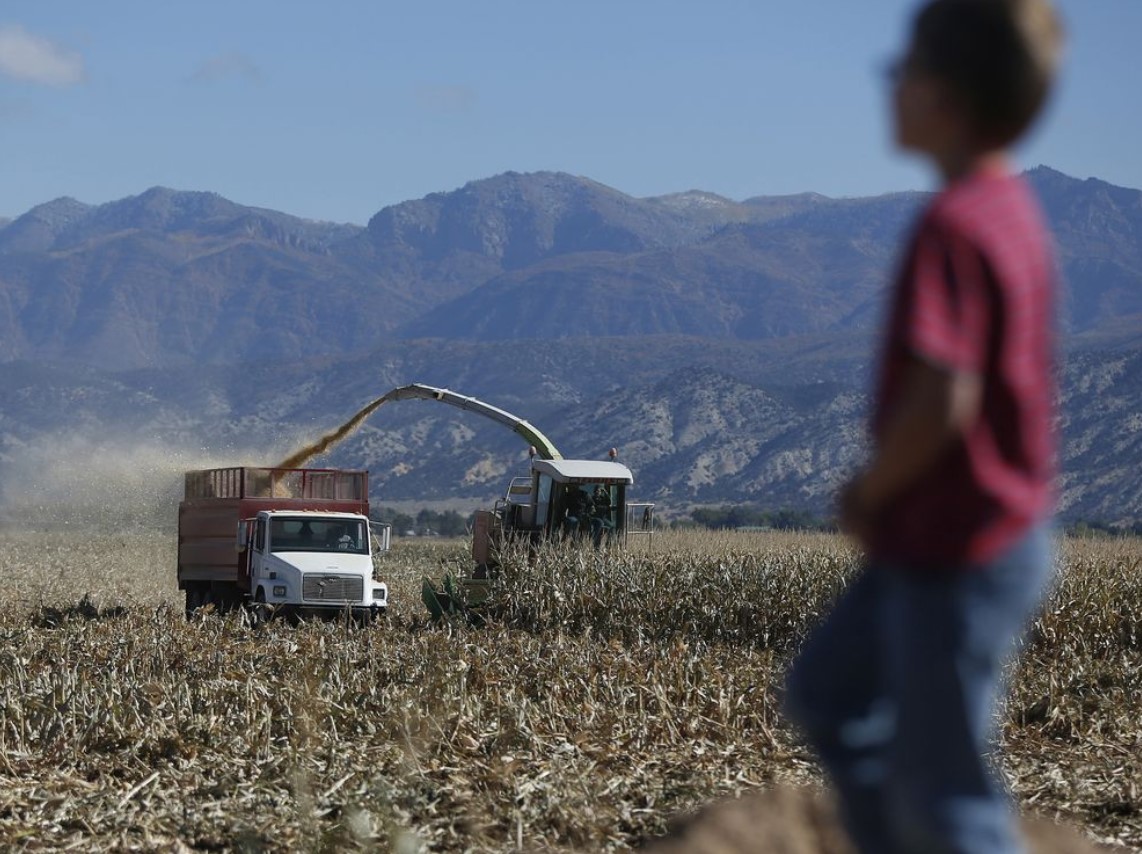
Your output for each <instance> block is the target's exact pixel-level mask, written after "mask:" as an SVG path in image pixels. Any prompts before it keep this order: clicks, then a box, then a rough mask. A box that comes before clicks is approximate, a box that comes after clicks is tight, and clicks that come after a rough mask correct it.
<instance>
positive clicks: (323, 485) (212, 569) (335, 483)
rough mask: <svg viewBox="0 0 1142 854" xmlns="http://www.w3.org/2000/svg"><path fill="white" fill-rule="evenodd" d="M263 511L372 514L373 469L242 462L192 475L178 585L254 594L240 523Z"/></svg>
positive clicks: (183, 512) (182, 507) (181, 514)
mask: <svg viewBox="0 0 1142 854" xmlns="http://www.w3.org/2000/svg"><path fill="white" fill-rule="evenodd" d="M262 510H292V511H305V510H312V511H317V512H322V513H330V512H337V513H360V514H361V515H362V516H368V515H369V473H368V472H366V471H345V470H340V469H274V468H254V467H250V466H236V467H233V468H222V469H207V470H204V471H191V472H187V473H186V483H185V492H184V496H183V500H182V502H181V503H180V504H179V506H178V587H179V589H180V590H185V589H187V588H188V585H191V584H198V585H202V584H210V586H211V587H213V588H215V589H216V590H221V589H224V588H227V587H230V586H231V585H233V589H234V592H235V593H238V594H241V593H249V592H250V579H249V575H248V574H247V571H246V566H247V560H246V554H245V553H243V552H239V551H238V549H237V543H238V523H239V522H240V521H241V520H243V519H249V518H252V517H253V516H256V515H257V514H258V513H259V512H260V511H262Z"/></svg>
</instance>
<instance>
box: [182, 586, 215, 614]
mask: <svg viewBox="0 0 1142 854" xmlns="http://www.w3.org/2000/svg"><path fill="white" fill-rule="evenodd" d="M209 596H210V585H208V584H200V583H198V582H193V581H192V582H190V583H188V584H187V585H186V618H187V619H188V620H189V619H191V618H192V617H193V616H194V615H195V614H197V613H198V611H199V609H200V608H202V607H203V606H204V605H206V604H207V601H208V600H209Z"/></svg>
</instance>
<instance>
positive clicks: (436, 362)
mask: <svg viewBox="0 0 1142 854" xmlns="http://www.w3.org/2000/svg"><path fill="white" fill-rule="evenodd" d="M1028 179H1029V181H1030V183H1031V184H1032V186H1033V187H1034V189H1035V190H1036V192H1037V193H1038V195H1039V197H1040V198H1041V200H1042V203H1043V205H1044V208H1045V210H1046V212H1047V215H1048V218H1049V220H1050V222H1051V225H1052V227H1053V229H1054V231H1055V234H1056V237H1057V240H1058V244H1059V259H1060V265H1061V267H1062V270H1063V273H1064V277H1065V281H1066V290H1065V293H1064V297H1063V300H1062V305H1061V307H1060V324H1061V328H1062V330H1063V333H1064V334H1063V341H1064V351H1065V354H1066V358H1065V360H1064V363H1063V368H1062V389H1063V401H1064V407H1063V421H1062V425H1061V426H1062V429H1063V435H1064V439H1065V441H1064V459H1063V478H1062V484H1061V486H1062V492H1061V495H1062V508H1063V515H1064V517H1065V518H1068V517H1069V518H1076V519H1077V518H1085V519H1099V520H1104V521H1109V522H1118V523H1136V522H1137V521H1138V520H1140V519H1142V490H1140V489H1139V488H1137V487H1136V486H1135V485H1134V478H1133V472H1134V471H1137V469H1138V466H1139V464H1140V463H1142V444H1140V443H1139V441H1138V439H1139V435H1140V433H1142V425H1140V423H1139V418H1142V416H1140V415H1139V413H1140V412H1142V387H1140V380H1138V379H1136V377H1138V376H1139V368H1140V367H1142V366H1140V365H1139V361H1140V359H1142V192H1139V191H1138V190H1132V189H1126V188H1121V187H1115V186H1113V185H1110V184H1107V183H1105V182H1103V181H1099V180H1096V179H1087V180H1077V179H1074V178H1071V177H1069V176H1066V175H1063V174H1061V173H1059V172H1056V171H1054V170H1051V169H1048V168H1045V167H1039V168H1037V169H1034V170H1031V171H1030V172H1029V173H1028ZM925 200H926V196H925V194H922V193H900V194H891V195H885V196H879V197H872V198H857V199H831V198H827V197H824V196H820V195H816V194H802V195H797V196H786V197H763V198H754V199H747V200H745V201H741V202H738V201H733V200H730V199H726V198H722V197H720V196H716V195H713V194H711V193H706V192H702V191H691V192H686V193H678V194H674V195H669V196H661V197H654V198H643V199H639V198H634V197H631V196H628V195H626V194H623V193H621V192H619V191H618V190H615V189H612V188H609V187H606V186H604V185H601V184H598V183H596V182H594V181H591V180H589V179H586V178H580V177H574V176H570V175H565V174H560V173H536V174H526V175H521V174H516V173H507V174H504V175H499V176H496V177H493V178H489V179H485V180H480V181H474V182H471V183H469V184H467V185H465V186H464V187H462V188H460V189H458V190H455V191H453V192H448V193H436V194H432V195H429V196H427V197H425V198H423V199H419V200H414V201H409V202H404V203H401V204H397V205H393V206H390V207H387V208H384V209H383V210H381V211H379V212H378V213H377V214H376V215H375V216H374V217H373V218H372V219H371V220H370V221H369V223H368V224H367V226H365V227H360V226H355V225H346V224H334V223H325V222H314V221H311V220H306V219H301V218H298V217H293V216H289V215H286V214H284V213H279V212H275V211H270V210H264V209H259V208H251V207H246V206H242V205H239V204H235V203H233V202H231V201H228V200H226V199H224V198H222V197H220V196H217V195H215V194H212V193H205V192H180V191H174V190H169V189H164V188H153V189H151V190H147V191H146V192H144V193H142V194H141V195H138V196H134V197H130V198H127V199H122V200H119V201H116V202H111V203H108V204H103V205H85V204H82V203H80V202H77V201H75V200H72V199H57V200H55V201H51V202H48V203H46V204H43V205H40V206H38V207H36V208H33V209H32V210H30V211H28V212H26V213H24V214H23V215H21V216H18V217H15V218H14V219H12V220H9V221H7V222H4V221H0V364H2V366H3V371H2V372H0V400H2V401H3V404H2V405H0V477H2V478H3V480H2V481H0V483H2V484H3V487H2V488H3V489H4V493H5V494H6V496H7V499H6V500H7V506H9V507H10V506H12V505H13V504H14V503H20V502H27V501H28V499H29V497H30V495H31V494H32V493H34V492H35V491H36V490H37V487H36V486H35V484H36V483H37V480H36V478H37V474H36V471H37V470H46V469H48V468H50V467H51V466H53V465H58V464H59V460H58V459H55V458H53V453H52V450H51V449H52V448H53V447H55V448H70V449H72V450H71V451H70V452H69V453H67V454H60V455H57V456H71V455H74V454H75V453H77V451H75V449H76V448H82V449H84V450H83V451H82V452H81V453H82V455H83V456H84V459H85V461H86V463H87V464H88V466H89V467H91V468H93V469H98V470H99V471H100V472H102V473H103V474H102V475H101V476H102V477H104V478H105V479H106V478H108V477H110V475H109V473H108V472H109V469H110V468H112V467H113V464H112V461H114V460H123V461H124V462H122V463H121V464H122V465H131V464H136V465H142V463H141V462H139V460H140V459H141V457H140V456H136V457H134V458H132V457H131V455H130V453H129V451H130V449H132V448H137V449H141V448H148V449H152V450H155V451H156V452H157V455H158V456H159V457H163V458H165V459H167V460H169V461H173V463H179V464H181V461H189V460H190V459H191V458H194V459H195V460H208V461H209V462H217V463H218V464H224V463H236V462H246V463H252V464H262V465H269V464H272V463H273V462H275V461H276V459H278V458H280V457H281V456H284V454H285V452H287V451H288V450H291V449H292V447H293V446H296V445H297V444H299V443H302V442H303V441H305V439H307V438H311V437H313V436H315V435H317V434H319V433H321V432H323V431H325V430H328V429H331V428H333V427H335V426H337V425H338V424H339V423H341V422H342V421H343V420H345V419H346V418H347V417H348V416H349V415H351V414H352V413H353V412H354V411H356V409H358V408H359V407H360V406H362V405H363V404H365V403H367V402H368V401H369V400H371V399H373V398H374V397H377V396H379V395H380V394H381V393H383V392H385V391H387V390H388V389H389V388H392V387H394V386H396V385H403V384H406V383H408V382H414V381H417V382H427V383H431V384H434V385H441V386H447V387H450V388H453V389H455V390H457V391H460V392H463V393H464V394H472V395H476V396H478V397H481V398H482V399H484V400H487V401H488V402H490V403H493V404H495V405H497V406H500V407H503V408H506V409H508V410H510V411H513V412H516V413H517V414H519V415H520V416H522V417H525V418H527V419H528V420H530V421H531V422H532V423H534V424H537V425H539V426H540V427H541V428H542V429H544V430H545V432H547V433H548V435H549V436H551V438H552V439H553V440H555V442H556V443H557V444H558V445H559V446H560V448H561V449H562V450H563V452H564V453H565V454H566V455H580V456H599V457H601V456H603V455H604V454H605V453H606V449H607V448H609V447H612V446H614V447H618V448H619V449H620V453H621V455H622V458H623V459H624V460H625V461H627V462H628V464H630V465H631V467H632V469H633V470H634V471H635V473H636V492H637V494H638V497H640V498H643V499H649V500H655V501H657V502H659V503H660V504H662V505H663V507H664V508H669V509H670V510H673V511H674V512H683V511H684V510H685V509H687V508H689V507H691V506H693V505H695V504H708V503H721V502H733V501H748V502H750V503H753V504H756V505H759V506H764V507H768V508H771V509H776V508H782V507H791V508H797V509H808V510H811V511H813V512H817V513H821V514H824V513H827V512H829V510H830V507H831V495H832V493H833V491H834V490H835V487H836V485H837V483H838V482H839V481H840V480H841V479H842V478H843V477H844V475H845V474H846V473H847V472H848V471H850V470H851V469H852V468H853V467H854V466H855V465H857V464H858V463H859V460H860V459H861V457H862V455H863V453H864V452H865V444H864V443H865V439H864V429H863V422H864V413H865V410H866V407H867V398H866V392H867V389H868V386H869V376H870V373H871V363H872V359H873V357H874V354H873V352H872V335H873V333H874V332H875V330H876V328H877V324H878V323H879V322H880V319H881V316H882V311H883V300H884V295H885V287H886V284H887V282H888V281H889V280H890V278H891V273H892V268H893V264H894V259H895V256H896V252H897V250H898V247H899V244H900V241H901V239H902V237H903V235H904V233H905V230H906V229H907V228H908V224H909V222H910V221H911V220H912V218H913V217H914V216H915V214H916V212H917V211H918V210H919V209H920V207H921V206H922V205H923V204H924V203H925ZM164 449H165V450H166V451H169V453H165V455H164V453H163V450H164ZM523 452H524V449H523V448H522V447H520V446H519V443H518V440H515V439H514V437H512V436H511V435H510V434H507V433H506V432H505V431H502V428H496V427H495V426H494V425H490V424H485V423H483V422H481V421H480V420H479V419H477V418H475V417H474V416H471V415H469V414H466V413H462V412H458V411H455V410H450V409H447V408H444V407H440V406H438V405H436V406H434V405H428V404H422V403H421V404H418V403H405V404H398V405H394V406H392V407H388V408H382V410H380V411H379V412H377V413H376V414H375V415H374V416H372V417H371V418H370V419H369V420H368V421H367V422H366V424H365V426H364V427H363V428H362V429H361V430H359V431H358V432H357V433H356V434H354V435H353V436H352V437H350V438H349V439H347V440H346V441H345V442H343V443H342V444H341V445H339V446H337V448H335V449H334V451H333V452H332V454H331V455H330V457H329V459H328V460H327V461H326V462H329V463H331V464H337V465H346V466H355V467H356V466H360V467H368V468H369V469H370V470H371V472H372V473H373V485H374V490H375V492H376V495H375V497H376V498H377V499H379V500H380V501H381V502H382V503H383V502H384V501H385V500H393V499H401V500H407V501H411V500H423V501H426V502H427V501H429V500H433V501H442V500H448V499H450V500H457V501H459V500H464V501H470V502H475V501H479V500H487V499H488V498H489V497H490V496H492V495H495V494H497V493H498V492H500V491H501V490H502V488H503V485H504V483H505V480H504V479H505V477H506V476H507V475H508V474H509V473H513V472H515V471H516V470H517V469H518V468H519V467H521V466H523V465H524V464H525V460H526V456H525V454H524V453H523ZM140 453H141V452H140ZM124 454H126V455H125V456H124ZM100 459H102V462H100ZM132 459H134V460H135V462H134V463H132V462H131V460H132ZM71 463H73V464H74V460H73V461H71ZM187 464H188V465H189V462H188V463H187ZM37 467H38V469H37ZM41 480H42V478H41ZM18 487H19V488H18ZM14 496H17V497H14Z"/></svg>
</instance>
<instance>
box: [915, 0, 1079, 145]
mask: <svg viewBox="0 0 1142 854" xmlns="http://www.w3.org/2000/svg"><path fill="white" fill-rule="evenodd" d="M1062 42H1063V30H1062V25H1061V24H1060V22H1059V19H1058V17H1057V16H1056V14H1055V10H1054V9H1053V8H1052V6H1051V3H1050V0H931V2H929V3H927V4H925V5H924V6H923V7H922V8H921V9H920V11H919V12H918V14H917V16H916V20H915V24H914V28H913V33H912V45H913V51H914V54H915V55H914V56H913V57H912V59H913V61H914V62H915V63H916V64H917V65H918V66H919V67H920V68H921V69H922V70H923V71H925V72H927V73H929V74H931V75H932V76H934V77H936V78H938V79H940V80H942V81H943V82H945V83H946V84H947V85H949V86H950V87H951V88H952V90H953V92H954V93H955V94H956V95H957V96H959V97H960V98H961V99H962V102H963V104H964V106H965V107H966V108H967V110H968V111H969V113H970V117H971V119H972V121H974V123H975V126H976V131H977V133H978V134H979V135H980V137H981V139H982V141H984V142H986V143H987V144H990V145H997V146H1006V145H1009V144H1010V143H1012V142H1014V141H1015V140H1016V139H1018V138H1019V137H1020V136H1022V135H1023V133H1024V132H1025V131H1026V130H1027V128H1029V127H1030V126H1031V124H1032V122H1033V121H1034V120H1035V117H1036V116H1037V115H1038V114H1039V111H1040V109H1041V108H1042V106H1043V103H1044V102H1045V101H1046V99H1047V95H1048V93H1049V92H1050V89H1051V84H1052V81H1053V80H1054V76H1055V69H1056V68H1057V66H1058V63H1059V58H1060V54H1061V53H1062Z"/></svg>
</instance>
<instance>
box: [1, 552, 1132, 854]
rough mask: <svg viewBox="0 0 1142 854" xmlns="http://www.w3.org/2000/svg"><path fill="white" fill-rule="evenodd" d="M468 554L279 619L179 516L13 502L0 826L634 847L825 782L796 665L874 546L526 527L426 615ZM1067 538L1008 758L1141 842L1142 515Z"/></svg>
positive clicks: (48, 833) (1020, 674)
mask: <svg viewBox="0 0 1142 854" xmlns="http://www.w3.org/2000/svg"><path fill="white" fill-rule="evenodd" d="M466 563H467V556H466V544H464V543H460V542H428V541H420V542H411V543H410V542H406V541H400V542H398V543H397V544H396V546H395V548H394V550H393V552H392V553H391V554H389V555H387V556H385V557H383V558H381V566H382V569H383V576H384V577H385V578H386V579H387V580H388V581H389V583H390V588H391V591H392V601H393V605H392V608H391V611H390V613H389V615H388V616H387V617H386V618H385V619H384V620H383V621H382V622H380V623H379V624H376V625H373V626H370V627H368V628H365V629H355V628H351V627H347V626H343V625H339V624H329V623H306V624H303V625H301V626H299V627H293V628H291V627H290V626H288V625H286V624H284V623H283V622H280V621H279V622H274V623H271V624H270V625H268V626H262V627H258V628H256V629H252V628H249V627H247V626H246V625H245V624H244V623H243V621H242V620H241V619H240V618H238V617H233V616H230V617H226V618H221V617H218V616H216V615H212V614H208V615H205V616H202V617H197V618H196V619H195V620H194V621H192V622H189V623H188V622H187V621H186V620H184V618H183V613H182V602H181V596H180V594H179V593H178V592H177V591H176V589H175V582H174V564H175V538H174V535H173V534H172V533H169V532H136V533H129V534H123V535H119V536H106V535H95V534H90V533H86V532H83V531H75V530H69V531H66V532H58V531H57V532H50V533H30V532H26V531H24V532H14V531H7V532H3V531H0V591H2V592H0V597H2V598H3V603H2V604H3V607H2V608H0V639H2V645H0V680H2V685H3V692H2V697H0V849H3V850H5V851H20V850H25V851H39V850H57V849H64V848H68V847H74V848H76V849H78V850H114V851H135V850H138V851H230V850H233V851H390V850H395V851H401V852H415V851H512V850H527V851H534V850H553V851H569V850H624V849H626V848H629V847H637V846H639V845H641V844H645V842H646V841H647V840H649V839H651V838H653V837H655V836H657V835H659V834H662V833H663V832H665V830H666V829H667V825H668V822H669V821H670V820H671V819H672V818H673V817H675V816H677V815H679V814H682V813H685V812H687V811H690V810H693V809H694V808H696V807H698V806H700V805H701V804H703V803H705V802H707V801H709V800H711V799H713V798H716V797H723V796H735V795H739V794H743V793H749V792H757V791H760V790H764V789H769V788H771V787H782V786H794V787H816V786H819V785H820V777H819V773H818V771H817V769H816V766H815V765H814V763H813V760H812V757H811V756H810V755H808V754H807V752H806V751H805V749H804V748H803V747H802V746H801V745H800V744H799V743H798V741H797V739H796V736H795V735H794V734H793V733H792V732H790V731H789V729H788V728H787V726H786V724H785V723H784V722H783V721H782V719H781V717H780V715H779V713H778V690H779V686H780V683H781V674H782V672H783V669H784V668H785V666H786V665H787V663H788V661H789V657H790V655H791V653H792V651H793V650H794V649H795V648H796V645H797V643H798V642H799V639H800V638H801V637H802V636H803V634H804V632H805V631H806V629H807V628H808V627H809V626H810V625H811V624H812V623H813V622H814V621H815V620H817V619H818V618H819V616H820V615H821V614H822V613H823V612H824V610H825V609H826V608H827V605H828V602H829V601H830V600H831V598H832V597H834V596H835V595H836V594H837V592H838V591H839V590H840V589H841V588H842V587H843V585H844V583H845V581H846V579H847V578H848V577H849V576H850V574H851V573H852V572H853V570H854V569H855V568H856V566H857V555H856V554H855V553H854V552H853V551H852V550H851V549H850V548H849V547H848V546H847V545H846V544H845V542H844V541H843V540H841V539H839V538H835V537H830V536H825V535H794V534H744V533H743V534H725V535H717V534H712V533H688V534H662V535H658V536H656V538H655V540H654V542H653V547H652V548H651V549H649V550H648V548H647V544H646V543H645V542H640V543H638V544H635V545H633V546H632V547H630V548H629V549H627V550H626V551H622V552H612V553H609V554H605V555H597V554H595V553H594V552H591V551H590V550H587V551H571V552H565V553H556V552H551V551H545V552H543V553H541V555H540V557H539V559H538V560H537V561H536V562H535V564H534V565H533V566H532V565H528V562H527V561H526V560H522V559H520V558H519V557H518V556H517V557H516V558H515V559H512V560H509V561H508V564H507V566H508V572H507V575H508V576H510V578H511V585H510V587H509V589H508V590H507V591H506V593H505V599H504V607H503V611H502V614H500V615H499V617H498V619H497V620H496V621H494V622H493V623H491V624H489V625H486V626H484V627H479V628H476V627H470V626H468V625H465V624H461V623H459V622H456V623H451V624H445V625H442V626H432V625H430V624H428V623H427V621H426V620H425V619H424V617H423V615H422V612H423V609H422V606H421V603H420V579H421V577H422V576H423V575H426V574H427V575H430V576H433V577H439V576H440V575H441V574H442V573H443V572H445V571H447V570H449V569H458V568H460V567H461V566H462V565H466ZM1060 565H1061V580H1060V583H1059V585H1058V587H1057V589H1056V591H1055V593H1054V595H1053V597H1052V599H1051V601H1050V603H1049V604H1048V605H1047V607H1046V608H1045V609H1044V612H1043V613H1042V615H1041V616H1040V618H1039V619H1038V621H1037V622H1036V623H1035V625H1034V627H1033V630H1032V633H1031V635H1030V637H1029V639H1028V642H1027V644H1026V647H1025V649H1024V655H1023V659H1022V663H1021V664H1020V665H1019V667H1018V669H1017V670H1016V672H1015V674H1014V676H1013V679H1014V689H1013V692H1012V696H1011V700H1010V702H1009V703H1008V705H1007V708H1006V710H1005V719H1004V724H1003V741H1004V757H1003V768H1004V771H1005V773H1006V774H1007V776H1008V779H1009V780H1010V782H1011V784H1012V786H1013V788H1014V791H1015V793H1016V796H1017V798H1018V799H1019V801H1020V802H1021V804H1022V806H1023V808H1024V810H1025V811H1026V812H1028V813H1034V814H1037V815H1040V816H1046V817H1048V818H1057V819H1060V820H1063V821H1065V822H1067V823H1069V824H1071V825H1074V826H1077V827H1080V828H1082V829H1083V832H1084V833H1085V834H1086V835H1087V836H1088V838H1090V839H1095V840H1101V841H1104V842H1112V841H1113V842H1117V843H1119V844H1122V845H1125V846H1130V847H1133V848H1134V849H1136V850H1142V798H1140V795H1142V791H1140V790H1142V543H1140V542H1139V541H1137V540H1082V541H1069V542H1066V543H1064V544H1063V546H1062V549H1061V557H1060ZM757 833H758V834H759V835H761V836H764V834H765V833H766V831H765V830H764V829H759V830H758V831H757ZM787 850H793V849H787ZM797 850H800V849H797ZM805 850H809V849H805Z"/></svg>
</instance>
